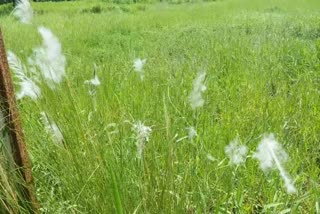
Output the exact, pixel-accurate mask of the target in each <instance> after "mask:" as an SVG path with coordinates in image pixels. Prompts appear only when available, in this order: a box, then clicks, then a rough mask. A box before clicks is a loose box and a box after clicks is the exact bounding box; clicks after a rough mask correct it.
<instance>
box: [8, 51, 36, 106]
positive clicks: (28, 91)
mask: <svg viewBox="0 0 320 214" xmlns="http://www.w3.org/2000/svg"><path fill="white" fill-rule="evenodd" d="M7 58H8V64H9V67H10V68H11V69H12V70H13V71H14V73H15V75H16V77H17V78H18V79H19V85H20V91H19V92H18V93H17V99H22V98H23V97H26V96H27V97H30V98H31V99H33V100H36V99H37V98H38V97H39V96H40V94H41V89H40V88H39V87H38V86H37V85H36V83H35V82H34V81H33V80H32V79H31V77H28V76H27V75H28V70H27V68H26V66H25V65H24V64H23V63H22V62H21V60H20V59H19V58H18V57H17V56H16V55H15V54H14V53H13V52H12V51H8V56H7ZM30 74H34V73H32V72H31V73H30ZM34 75H35V74H34Z"/></svg>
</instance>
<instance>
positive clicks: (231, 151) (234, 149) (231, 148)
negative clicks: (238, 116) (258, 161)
mask: <svg viewBox="0 0 320 214" xmlns="http://www.w3.org/2000/svg"><path fill="white" fill-rule="evenodd" d="M224 151H225V153H226V154H227V156H228V157H229V159H230V163H231V164H235V165H240V164H242V163H244V162H245V160H246V155H247V153H248V148H247V146H245V145H239V140H238V139H235V140H233V141H231V142H230V144H229V145H228V146H226V147H225V148H224Z"/></svg>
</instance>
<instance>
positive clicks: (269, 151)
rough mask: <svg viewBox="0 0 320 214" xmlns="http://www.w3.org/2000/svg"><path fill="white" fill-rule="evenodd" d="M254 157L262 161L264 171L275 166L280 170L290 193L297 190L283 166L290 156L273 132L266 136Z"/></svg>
mask: <svg viewBox="0 0 320 214" xmlns="http://www.w3.org/2000/svg"><path fill="white" fill-rule="evenodd" d="M253 157H254V158H256V159H258V160H259V161H260V168H261V169H262V170H263V171H268V170H271V169H274V168H277V169H278V170H279V172H280V175H281V177H282V179H283V180H284V182H285V185H286V188H287V192H288V193H295V192H296V191H297V190H296V188H295V187H294V184H293V181H292V180H291V178H290V177H289V175H288V173H287V172H286V171H285V169H284V168H283V167H282V164H283V163H285V162H286V161H287V160H288V158H289V156H288V154H287V153H286V152H285V151H284V149H283V148H282V147H281V145H280V144H279V143H278V142H277V141H276V140H275V138H274V135H273V134H269V135H265V136H264V138H263V139H262V141H261V142H260V144H259V146H258V149H257V152H256V153H255V154H254V156H253Z"/></svg>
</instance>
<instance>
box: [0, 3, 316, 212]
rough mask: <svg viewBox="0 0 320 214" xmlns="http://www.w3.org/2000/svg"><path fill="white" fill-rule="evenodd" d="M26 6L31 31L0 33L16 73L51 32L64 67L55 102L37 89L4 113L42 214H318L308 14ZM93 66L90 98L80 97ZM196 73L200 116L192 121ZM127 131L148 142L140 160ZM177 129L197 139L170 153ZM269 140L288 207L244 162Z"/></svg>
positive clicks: (277, 8) (14, 24)
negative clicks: (288, 180) (10, 114)
mask: <svg viewBox="0 0 320 214" xmlns="http://www.w3.org/2000/svg"><path fill="white" fill-rule="evenodd" d="M177 3H179V2H178V1H177ZM32 6H33V9H34V12H35V17H34V19H33V21H32V24H31V25H22V24H21V23H19V22H18V21H17V20H16V19H14V18H13V16H12V15H10V14H9V13H7V14H5V15H2V16H0V18H1V19H0V24H1V27H2V31H3V34H4V39H5V42H6V47H7V49H8V50H12V51H14V52H15V53H16V54H17V55H18V56H19V57H20V58H21V59H22V60H23V61H24V62H27V58H28V56H30V55H31V54H32V49H33V48H34V47H36V46H39V44H40V43H41V38H40V36H39V34H38V32H37V26H45V27H47V28H49V29H51V30H52V32H53V33H54V34H55V35H56V36H57V37H58V38H59V39H60V41H61V43H62V45H63V52H64V54H65V56H66V58H67V64H68V65H67V78H66V79H65V80H64V81H63V83H62V84H61V85H60V86H59V88H57V89H56V90H51V89H50V88H48V87H47V86H45V84H43V86H42V88H41V89H42V96H41V98H40V99H38V100H36V101H32V100H31V99H29V98H24V99H22V100H19V101H18V107H19V110H20V113H21V117H22V120H23V127H24V132H25V135H26V142H27V146H28V148H29V152H30V156H31V159H32V162H33V173H34V177H35V181H36V187H37V195H38V199H39V200H40V202H41V206H42V208H41V210H42V211H43V212H44V213H115V212H118V213H122V212H124V213H319V206H320V205H319V203H320V201H319V198H320V183H319V176H320V168H319V165H320V146H319V142H320V96H319V93H320V64H319V62H320V12H319V9H320V3H319V2H318V1H316V0H314V1H311V0H310V1H298V0H286V1H285V0H278V1H267V0H266V1H249V0H248V1H245V0H241V1H231V0H230V1H223V2H222V1H218V2H211V3H208V2H207V3H204V2H198V3H188V4H179V5H178V4H177V5H173V4H168V3H157V4H110V3H106V2H104V1H80V2H64V3H32ZM138 57H141V58H146V59H147V62H146V65H145V68H144V70H145V78H144V80H143V81H142V80H141V79H140V77H139V75H138V74H137V73H136V72H135V71H134V70H133V67H132V66H133V60H134V59H135V58H138ZM94 63H95V64H96V65H97V67H98V70H97V74H98V76H99V78H100V80H101V85H100V86H98V88H97V92H96V94H95V96H89V95H88V85H85V84H84V81H85V80H87V79H91V78H92V72H93V64H94ZM199 71H205V72H206V73H207V77H206V86H207V90H206V91H205V92H204V94H203V95H204V100H205V103H204V106H203V107H202V108H198V109H196V110H192V109H191V107H190V105H189V103H188V96H189V94H190V91H191V90H192V87H193V86H192V84H193V79H194V78H195V77H196V75H197V73H198V72H199ZM18 88H19V87H18V86H17V89H18ZM95 106H96V111H94V107H95ZM42 111H45V112H47V114H48V115H49V117H50V119H52V120H54V121H55V122H56V123H57V125H58V126H59V128H60V129H61V132H62V134H63V136H64V144H63V145H61V144H57V143H56V142H55V141H54V139H52V138H51V136H50V134H48V133H47V132H46V130H45V127H44V124H43V121H42V120H41V115H40V112H42ZM139 120H140V121H142V122H144V124H145V125H147V126H150V127H151V128H152V132H151V135H150V141H149V142H147V143H146V145H145V149H144V153H143V158H142V159H139V158H137V149H136V145H135V141H136V140H135V135H134V132H133V130H132V124H133V123H135V122H137V121H139ZM190 126H193V127H195V128H196V130H197V132H198V136H197V137H196V138H193V139H192V140H188V139H185V140H181V141H179V142H177V140H178V139H180V138H182V137H184V136H186V135H188V131H187V130H186V128H187V127H190ZM271 132H272V133H275V135H276V137H277V139H278V141H279V142H280V143H281V144H282V146H283V147H284V149H285V150H286V151H287V153H288V154H289V156H290V161H289V162H288V163H287V164H286V165H285V168H286V169H287V170H288V171H289V173H290V175H291V176H292V178H293V179H294V182H295V186H296V188H297V190H298V192H297V193H296V194H292V195H289V194H287V193H286V190H285V187H284V183H283V181H282V179H281V177H280V176H279V173H278V172H277V171H272V172H270V173H264V172H263V171H261V170H260V169H259V163H258V162H257V160H255V159H253V158H252V156H253V153H254V152H255V151H256V148H257V145H258V144H259V142H260V141H261V136H262V134H264V133H271ZM236 137H238V138H239V140H240V142H241V144H244V145H247V146H248V147H249V150H250V151H249V153H248V157H247V160H246V162H245V164H243V165H240V166H233V165H229V161H228V158H227V157H226V155H225V152H224V147H225V146H226V145H228V144H229V142H230V141H232V140H233V139H235V138H236ZM208 155H211V156H212V157H214V158H215V160H213V159H212V158H211V156H209V157H210V158H208ZM1 195H5V194H1ZM3 197H4V196H3ZM12 203H13V202H12Z"/></svg>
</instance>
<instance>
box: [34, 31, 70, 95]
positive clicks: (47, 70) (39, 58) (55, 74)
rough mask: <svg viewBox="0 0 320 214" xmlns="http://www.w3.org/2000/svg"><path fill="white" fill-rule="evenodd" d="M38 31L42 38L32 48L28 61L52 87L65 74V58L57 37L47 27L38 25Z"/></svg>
mask: <svg viewBox="0 0 320 214" xmlns="http://www.w3.org/2000/svg"><path fill="white" fill-rule="evenodd" d="M38 31H39V33H40V35H41V36H42V39H43V42H42V46H40V47H38V48H35V49H34V50H33V56H32V57H31V58H29V63H30V64H31V65H34V66H37V67H38V68H39V70H40V71H41V74H42V76H43V78H44V79H45V80H46V81H47V84H48V86H49V87H50V88H52V89H53V88H54V87H55V86H54V84H58V83H60V82H61V81H62V79H63V77H64V76H65V66H66V58H65V56H64V55H63V54H62V48H61V44H60V42H59V40H58V38H57V37H56V36H55V35H53V33H52V32H51V31H50V30H49V29H47V28H45V27H39V28H38Z"/></svg>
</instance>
